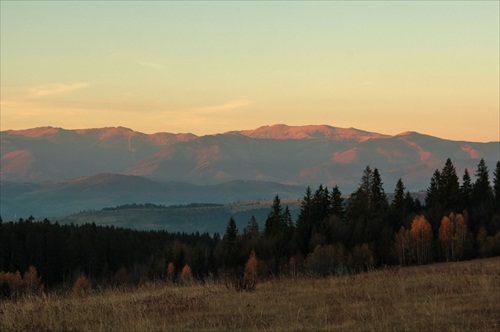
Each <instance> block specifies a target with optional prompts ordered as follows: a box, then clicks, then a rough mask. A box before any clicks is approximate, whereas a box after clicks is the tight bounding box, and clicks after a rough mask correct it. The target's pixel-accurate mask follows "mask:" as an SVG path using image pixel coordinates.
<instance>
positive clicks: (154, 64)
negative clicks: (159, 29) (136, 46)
mask: <svg viewBox="0 0 500 332" xmlns="http://www.w3.org/2000/svg"><path fill="white" fill-rule="evenodd" d="M110 55H111V56H112V57H116V58H119V59H123V60H126V61H127V62H131V63H135V64H136V65H139V66H141V67H145V68H149V69H153V70H158V71H160V70H165V69H166V65H165V64H164V63H162V62H160V61H152V60H151V59H146V58H145V57H142V56H136V55H133V54H129V53H126V52H122V51H117V50H111V51H110Z"/></svg>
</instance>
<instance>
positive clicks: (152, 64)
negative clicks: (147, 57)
mask: <svg viewBox="0 0 500 332" xmlns="http://www.w3.org/2000/svg"><path fill="white" fill-rule="evenodd" d="M135 63H137V64H138V65H140V66H143V67H146V68H150V69H154V70H164V69H165V65H164V64H161V63H159V62H150V61H141V60H136V61H135Z"/></svg>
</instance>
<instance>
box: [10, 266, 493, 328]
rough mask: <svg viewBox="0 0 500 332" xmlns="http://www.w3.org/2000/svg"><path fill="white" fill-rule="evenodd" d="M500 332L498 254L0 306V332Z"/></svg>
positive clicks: (163, 285) (151, 287)
mask: <svg viewBox="0 0 500 332" xmlns="http://www.w3.org/2000/svg"><path fill="white" fill-rule="evenodd" d="M52 330H57V331H61V330H70V331H74V330H77V331H84V330H92V331H101V330H103V331H132V330H136V331H156V330H164V331H178V330H209V331H220V330H263V331H280V330H281V331H291V330H293V331H310V330H329V331H355V330H363V331H389V330H390V331H464V330H466V331H499V330H500V258H499V257H496V258H490V259H482V260H474V261H467V262H458V263H440V264H431V265H424V266H412V267H405V268H392V267H391V268H387V269H381V270H376V271H371V272H366V273H361V274H356V275H351V276H338V277H329V278H305V277H299V278H281V279H274V280H268V281H262V282H261V283H259V284H257V287H256V289H255V290H254V291H253V292H245V291H236V290H235V289H233V288H232V287H228V286H227V285H225V284H224V283H219V282H211V283H210V282H209V283H205V284H196V283H195V284H191V285H184V286H179V285H171V284H167V283H151V284H146V285H143V286H140V287H138V288H121V289H108V290H100V291H97V290H94V291H92V292H91V293H89V294H87V295H84V296H74V295H71V294H66V295H57V294H51V293H49V294H45V295H42V296H36V297H35V296H32V297H24V298H21V299H17V300H12V301H10V300H5V301H2V302H0V331H52Z"/></svg>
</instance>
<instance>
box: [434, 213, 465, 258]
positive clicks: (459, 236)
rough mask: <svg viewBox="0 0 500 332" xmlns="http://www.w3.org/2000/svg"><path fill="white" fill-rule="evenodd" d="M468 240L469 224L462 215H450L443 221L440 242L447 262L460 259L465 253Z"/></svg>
mask: <svg viewBox="0 0 500 332" xmlns="http://www.w3.org/2000/svg"><path fill="white" fill-rule="evenodd" d="M466 238H467V223H466V220H465V218H464V216H463V215H462V214H460V213H458V214H454V213H450V215H449V216H444V217H443V219H441V225H440V226H439V242H440V243H441V248H442V249H443V252H444V254H445V256H446V261H449V260H450V259H451V260H456V259H460V258H461V257H462V255H463V252H464V246H465V240H466Z"/></svg>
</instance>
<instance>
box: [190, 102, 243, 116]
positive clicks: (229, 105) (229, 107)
mask: <svg viewBox="0 0 500 332" xmlns="http://www.w3.org/2000/svg"><path fill="white" fill-rule="evenodd" d="M248 105H250V101H249V100H247V99H237V100H231V101H228V102H226V103H224V104H220V105H211V106H202V107H197V108H194V109H191V110H190V111H194V112H196V113H219V112H223V111H235V110H239V109H242V108H245V107H246V106H248Z"/></svg>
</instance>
